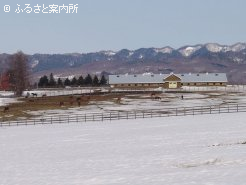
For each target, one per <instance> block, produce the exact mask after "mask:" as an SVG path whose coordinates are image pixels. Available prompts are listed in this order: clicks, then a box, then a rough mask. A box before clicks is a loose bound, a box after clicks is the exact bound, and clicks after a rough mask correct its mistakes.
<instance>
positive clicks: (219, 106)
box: [219, 105, 220, 114]
mask: <svg viewBox="0 0 246 185" xmlns="http://www.w3.org/2000/svg"><path fill="white" fill-rule="evenodd" d="M219 114H220V105H219Z"/></svg>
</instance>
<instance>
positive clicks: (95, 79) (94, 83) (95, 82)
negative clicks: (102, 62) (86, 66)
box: [92, 75, 99, 86]
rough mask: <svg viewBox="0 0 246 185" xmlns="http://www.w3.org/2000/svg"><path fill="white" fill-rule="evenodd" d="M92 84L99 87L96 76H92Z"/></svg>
mask: <svg viewBox="0 0 246 185" xmlns="http://www.w3.org/2000/svg"><path fill="white" fill-rule="evenodd" d="M92 83H93V86H99V80H98V77H97V75H95V76H94V78H93V82H92Z"/></svg>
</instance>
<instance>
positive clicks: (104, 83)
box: [100, 75, 107, 85]
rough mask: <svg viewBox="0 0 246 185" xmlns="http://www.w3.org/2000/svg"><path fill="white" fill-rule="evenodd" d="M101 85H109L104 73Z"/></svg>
mask: <svg viewBox="0 0 246 185" xmlns="http://www.w3.org/2000/svg"><path fill="white" fill-rule="evenodd" d="M100 85H107V80H106V78H105V76H104V75H102V77H101V80H100Z"/></svg>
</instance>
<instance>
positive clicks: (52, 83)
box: [49, 73, 56, 87]
mask: <svg viewBox="0 0 246 185" xmlns="http://www.w3.org/2000/svg"><path fill="white" fill-rule="evenodd" d="M49 86H51V87H54V86H56V81H55V78H54V76H53V73H50V79H49Z"/></svg>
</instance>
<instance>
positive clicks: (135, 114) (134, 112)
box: [134, 111, 137, 119]
mask: <svg viewBox="0 0 246 185" xmlns="http://www.w3.org/2000/svg"><path fill="white" fill-rule="evenodd" d="M134 115H135V119H137V116H136V111H134Z"/></svg>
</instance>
